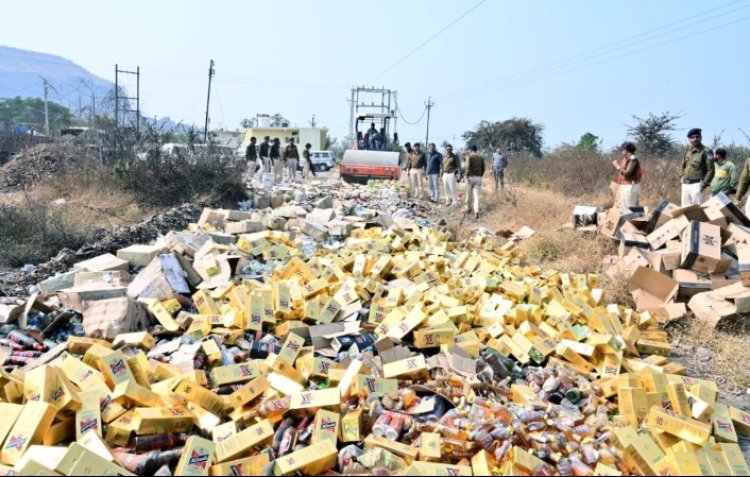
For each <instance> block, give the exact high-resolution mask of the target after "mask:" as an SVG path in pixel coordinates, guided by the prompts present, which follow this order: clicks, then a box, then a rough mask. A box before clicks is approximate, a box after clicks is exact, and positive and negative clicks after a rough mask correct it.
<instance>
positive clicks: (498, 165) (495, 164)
mask: <svg viewBox="0 0 750 477" xmlns="http://www.w3.org/2000/svg"><path fill="white" fill-rule="evenodd" d="M506 167H508V158H507V157H505V154H503V151H502V150H501V149H500V146H497V147H496V148H495V153H494V154H493V155H492V175H493V176H494V177H495V190H497V189H498V187H499V188H500V189H503V190H505V168H506Z"/></svg>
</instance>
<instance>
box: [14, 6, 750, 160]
mask: <svg viewBox="0 0 750 477" xmlns="http://www.w3.org/2000/svg"><path fill="white" fill-rule="evenodd" d="M477 3H478V0H471V1H455V0H452V1H447V0H440V1H423V0H409V1H404V0H401V1H392V0H383V1H370V2H355V1H351V0H349V1H346V0H330V1H315V2H313V1H301V0H300V1H281V0H274V1H264V2H259V1H249V2H239V1H236V2H234V1H233V2H229V1H212V2H198V1H181V2H163V1H162V2H159V1H148V2H146V1H136V0H131V1H128V2H102V1H68V2H60V1H28V2H13V3H9V2H6V3H5V4H4V5H3V13H2V18H3V25H2V28H0V44H3V45H8V46H13V47H17V48H23V49H30V50H36V51H42V52H47V53H53V54H57V55H60V56H63V57H65V58H68V59H70V60H72V61H74V62H76V63H78V64H80V65H82V66H83V67H85V68H87V69H89V70H90V71H92V72H94V73H96V74H98V75H100V76H102V77H105V78H107V79H111V80H112V79H113V70H114V64H115V63H119V64H120V65H121V67H124V68H133V69H134V68H135V67H136V66H137V65H140V67H141V71H142V79H141V90H142V98H143V105H142V108H143V109H144V110H145V111H146V112H147V113H148V114H149V115H151V116H154V115H157V116H166V115H168V116H170V117H172V118H173V119H175V120H185V121H188V122H196V123H199V124H202V122H203V115H204V108H205V94H206V82H207V78H206V76H207V69H208V62H209V59H211V58H213V59H214V60H215V61H216V77H215V80H216V81H215V89H214V95H213V98H214V100H213V103H212V107H211V117H212V125H213V126H219V125H223V126H224V127H227V128H236V127H238V124H239V121H240V120H241V119H242V118H243V117H251V116H254V115H255V114H256V113H264V112H265V113H274V112H280V113H282V114H284V115H286V116H287V117H288V118H289V119H291V120H292V121H293V122H295V123H297V124H298V125H304V124H306V123H307V121H308V120H309V119H310V118H311V117H312V115H313V114H315V115H316V118H317V120H318V123H319V124H321V125H325V126H328V127H330V129H331V131H332V134H333V135H334V136H337V137H342V136H344V135H346V134H347V132H348V122H349V106H348V103H347V101H346V100H347V98H348V97H349V88H350V87H351V86H352V85H355V84H367V85H370V84H376V85H378V86H379V85H385V86H387V87H390V88H393V89H396V90H398V92H399V102H400V107H401V110H402V113H403V115H404V116H405V117H406V119H408V120H410V121H413V120H415V119H417V118H418V117H419V116H420V115H421V113H422V110H423V105H424V102H425V100H426V99H427V97H428V96H430V95H431V96H432V98H433V101H435V103H436V107H435V108H434V109H433V111H432V112H433V114H432V124H431V135H430V136H431V139H434V140H436V142H438V141H442V140H443V139H447V140H449V141H453V137H454V135H455V136H456V137H457V138H458V137H459V136H460V134H461V133H462V132H464V131H465V130H467V129H469V128H471V127H472V126H474V125H475V124H476V123H478V122H479V121H480V120H493V121H494V120H502V119H506V118H509V117H511V116H528V117H531V118H533V119H534V120H535V121H537V122H540V123H542V124H543V125H544V126H545V128H546V132H545V143H546V145H548V146H553V145H556V144H558V143H560V142H562V141H573V140H576V139H577V138H578V137H579V136H580V135H581V134H582V133H584V132H586V131H591V132H593V133H595V134H597V135H599V136H600V137H601V138H602V140H603V142H604V144H605V145H612V144H616V143H619V142H621V141H622V140H623V139H625V132H626V125H627V124H630V123H631V122H632V121H631V115H632V114H636V115H647V114H648V113H649V112H651V111H653V112H661V111H667V110H669V111H671V112H676V113H681V114H683V118H682V119H681V120H680V121H679V127H680V128H682V129H681V130H680V131H678V132H677V133H676V134H675V136H676V137H679V139H680V140H683V136H684V133H685V131H686V130H687V129H688V128H690V127H693V126H700V127H703V129H704V135H706V136H712V135H713V134H715V133H718V132H719V131H721V130H722V129H724V130H726V132H725V133H724V137H725V140H727V141H729V140H732V139H735V140H737V141H741V142H745V139H744V138H743V137H742V135H741V134H740V133H739V131H738V128H743V129H744V130H746V131H748V132H750V115H749V114H748V113H749V112H750V95H748V91H747V88H748V85H750V64H748V59H747V58H748V57H747V52H748V47H749V46H750V1H749V0H740V1H737V0H735V1H730V0H725V1H701V2H697V1H685V0H680V1H678V0H659V1H654V0H632V1H624V0H617V1H614V0H611V1H610V0H608V1H591V0H589V1H584V0H566V1H554V2H553V1H521V0H517V1H505V0H485V1H484V2H482V3H481V4H480V5H479V6H478V7H477V8H476V9H474V10H473V11H472V12H471V13H469V14H468V15H466V16H465V17H464V18H462V19H461V20H459V21H457V22H455V20H456V19H458V18H459V17H460V16H461V15H462V14H464V13H465V12H466V11H467V10H469V9H470V8H471V7H472V6H474V5H476V4H477ZM709 10H710V11H709ZM454 22H455V23H454ZM451 23H453V26H452V27H450V28H449V29H448V30H447V31H445V32H444V33H442V34H441V35H439V36H438V37H436V38H435V39H434V40H432V41H430V42H429V43H427V44H426V45H425V46H424V47H422V48H421V49H419V50H417V51H416V52H415V53H414V54H413V55H412V56H410V57H409V58H408V59H407V60H406V61H404V62H402V63H401V64H399V65H397V66H395V67H394V68H392V69H390V71H388V72H386V73H385V74H381V73H382V72H383V71H384V70H386V69H387V68H389V67H390V66H391V65H393V64H394V63H395V62H396V61H398V60H400V59H401V58H402V57H403V56H404V55H406V54H407V53H409V52H410V51H413V50H414V49H415V48H416V47H417V46H419V45H420V44H422V43H424V42H425V41H426V40H428V39H429V38H430V37H432V36H433V35H435V34H436V33H437V32H439V31H441V30H443V29H444V28H446V26H448V25H449V24H451ZM592 50H594V51H592ZM587 52H590V53H588V55H584V54H585V53H587ZM571 58H572V59H571ZM566 60H567V61H566ZM398 129H399V133H400V135H401V137H402V140H403V141H406V140H418V139H424V122H422V123H420V124H419V125H418V126H407V125H405V124H404V122H403V121H399V128H398Z"/></svg>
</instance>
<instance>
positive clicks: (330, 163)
mask: <svg viewBox="0 0 750 477" xmlns="http://www.w3.org/2000/svg"><path fill="white" fill-rule="evenodd" d="M310 154H311V157H310V161H311V162H312V166H313V169H314V170H315V171H316V172H320V171H322V172H326V171H330V170H331V169H333V168H334V167H336V154H335V153H334V152H333V151H310Z"/></svg>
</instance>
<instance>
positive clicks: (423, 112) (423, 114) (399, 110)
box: [395, 101, 427, 126]
mask: <svg viewBox="0 0 750 477" xmlns="http://www.w3.org/2000/svg"><path fill="white" fill-rule="evenodd" d="M395 104H396V112H397V113H398V115H399V116H400V117H401V119H402V120H403V121H404V122H405V123H406V124H409V125H410V126H415V125H417V124H419V123H421V122H422V120H423V119H424V117H425V115H426V114H427V107H426V106H425V108H424V110H423V111H422V116H420V117H419V119H417V121H416V122H411V121H408V120H407V119H406V118H405V117H404V115H403V114H402V113H401V108H400V107H399V105H398V101H395Z"/></svg>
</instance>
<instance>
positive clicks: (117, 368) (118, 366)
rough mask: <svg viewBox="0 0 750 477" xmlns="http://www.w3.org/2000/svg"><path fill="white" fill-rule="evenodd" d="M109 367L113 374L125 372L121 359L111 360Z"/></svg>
mask: <svg viewBox="0 0 750 477" xmlns="http://www.w3.org/2000/svg"><path fill="white" fill-rule="evenodd" d="M109 369H111V370H112V374H114V375H115V376H117V375H119V374H122V373H124V372H125V362H124V361H123V360H121V359H118V360H116V361H112V362H111V363H109Z"/></svg>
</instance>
